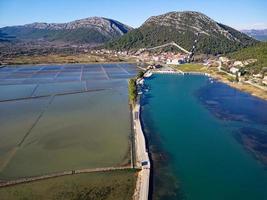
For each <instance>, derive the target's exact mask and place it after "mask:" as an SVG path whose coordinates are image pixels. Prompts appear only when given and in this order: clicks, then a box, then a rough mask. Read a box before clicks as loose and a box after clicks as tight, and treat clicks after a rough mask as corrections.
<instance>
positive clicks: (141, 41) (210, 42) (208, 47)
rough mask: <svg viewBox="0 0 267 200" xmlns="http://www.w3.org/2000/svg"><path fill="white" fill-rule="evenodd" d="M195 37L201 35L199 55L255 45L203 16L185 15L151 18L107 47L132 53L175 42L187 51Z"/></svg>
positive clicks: (183, 13)
mask: <svg viewBox="0 0 267 200" xmlns="http://www.w3.org/2000/svg"><path fill="white" fill-rule="evenodd" d="M197 33H200V38H199V43H198V45H197V47H198V50H199V51H201V52H202V53H213V54H216V53H226V52H231V51H234V50H237V49H239V48H242V47H245V46H249V45H252V44H254V43H256V40H254V39H252V38H250V37H249V36H247V35H245V34H243V33H241V32H239V31H237V30H235V29H233V28H231V27H228V26H226V25H223V24H220V23H218V22H216V21H214V20H213V19H211V18H209V17H208V16H206V15H204V14H202V13H199V12H193V11H184V12H169V13H166V14H163V15H159V16H153V17H150V18H149V19H148V20H146V21H145V22H144V24H142V26H141V27H139V28H138V29H135V30H133V31H130V32H129V33H127V34H126V35H124V36H122V37H121V38H119V39H118V40H116V41H113V42H111V43H109V45H108V46H109V47H110V48H116V49H131V48H143V47H152V46H156V45H161V44H164V43H167V42H171V41H174V42H176V43H178V44H180V45H181V46H183V47H184V48H186V49H188V50H190V49H191V48H192V45H193V42H194V40H195V39H196V34H197Z"/></svg>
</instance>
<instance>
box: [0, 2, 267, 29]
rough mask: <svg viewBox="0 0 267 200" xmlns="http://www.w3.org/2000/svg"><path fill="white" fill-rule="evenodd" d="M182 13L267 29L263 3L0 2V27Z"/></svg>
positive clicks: (133, 21)
mask: <svg viewBox="0 0 267 200" xmlns="http://www.w3.org/2000/svg"><path fill="white" fill-rule="evenodd" d="M183 10H194V11H200V12H203V13H204V14H206V15H208V16H209V17H211V18H213V19H215V20H216V21H219V22H221V23H224V24H227V25H230V26H233V27H235V28H237V29H244V28H267V11H266V10H267V0H220V1H219V0H218V1H217V0H40V1H39V0H0V27H3V26H8V25H20V24H26V23H32V22H68V21H72V20H76V19H81V18H86V17H90V16H103V17H107V18H112V19H116V20H118V21H121V22H123V23H126V24H128V25H130V26H133V27H138V26H140V25H141V24H142V23H143V22H144V21H145V20H146V19H147V18H148V17H150V16H152V15H158V14H163V13H165V12H169V11H183Z"/></svg>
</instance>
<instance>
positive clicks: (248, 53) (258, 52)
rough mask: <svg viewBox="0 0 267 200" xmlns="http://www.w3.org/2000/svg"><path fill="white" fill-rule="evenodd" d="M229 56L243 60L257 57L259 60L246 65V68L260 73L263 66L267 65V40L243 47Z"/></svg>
mask: <svg viewBox="0 0 267 200" xmlns="http://www.w3.org/2000/svg"><path fill="white" fill-rule="evenodd" d="M228 56H229V57H230V58H232V59H236V60H241V61H245V60H248V59H257V62H255V63H251V64H249V65H248V66H246V67H245V70H246V71H249V72H250V73H251V74H256V73H259V72H260V71H261V70H262V68H263V67H267V42H261V43H259V44H257V45H254V46H252V47H247V48H243V49H241V50H239V51H236V52H234V53H232V54H229V55H228Z"/></svg>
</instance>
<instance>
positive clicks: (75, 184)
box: [0, 170, 136, 200]
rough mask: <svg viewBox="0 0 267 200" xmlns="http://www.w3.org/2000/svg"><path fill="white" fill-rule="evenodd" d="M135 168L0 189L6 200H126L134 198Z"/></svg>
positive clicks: (71, 176)
mask: <svg viewBox="0 0 267 200" xmlns="http://www.w3.org/2000/svg"><path fill="white" fill-rule="evenodd" d="M135 181H136V171H134V170H125V171H113V172H100V173H92V174H79V175H70V176H64V177H58V178H52V179H47V180H42V181H36V182H31V183H25V184H21V185H16V186H11V187H7V188H0V197H1V199H3V200H14V199H17V200H20V199H21V200H22V199H23V200H26V199H31V200H35V199H36V200H37V199H38V200H47V199H50V200H59V199H62V200H63V199H64V200H94V199H95V200H127V199H132V196H133V193H134V189H135Z"/></svg>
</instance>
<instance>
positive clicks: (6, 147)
mask: <svg viewBox="0 0 267 200" xmlns="http://www.w3.org/2000/svg"><path fill="white" fill-rule="evenodd" d="M49 101H50V98H40V99H31V100H25V101H24V100H22V101H12V102H2V103H1V104H0V110H1V113H0V120H1V124H2V125H1V133H0V136H1V140H0V150H1V151H0V155H1V159H0V179H4V180H6V179H15V178H19V177H27V176H38V175H43V174H47V173H53V172H61V171H65V170H73V169H84V168H97V167H111V166H119V165H125V164H129V162H130V149H129V148H130V145H129V135H130V132H131V126H130V111H129V106H128V94H127V82H126V81H125V87H124V86H123V87H120V88H116V89H112V90H104V91H98V92H87V93H79V94H71V95H62V96H55V97H54V99H53V101H52V102H51V104H50V105H48V102H49ZM42 110H44V112H43V115H42V116H41V117H40V119H39V120H38V122H37V123H36V125H35V126H34V127H33V128H32V130H31V131H30V133H29V134H28V136H27V137H26V139H25V140H24V141H23V142H22V145H18V144H19V143H21V141H22V140H23V137H24V136H25V134H26V133H27V132H28V131H29V129H30V127H31V126H32V125H33V124H34V122H35V121H36V119H37V118H38V116H39V115H40V113H42Z"/></svg>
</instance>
